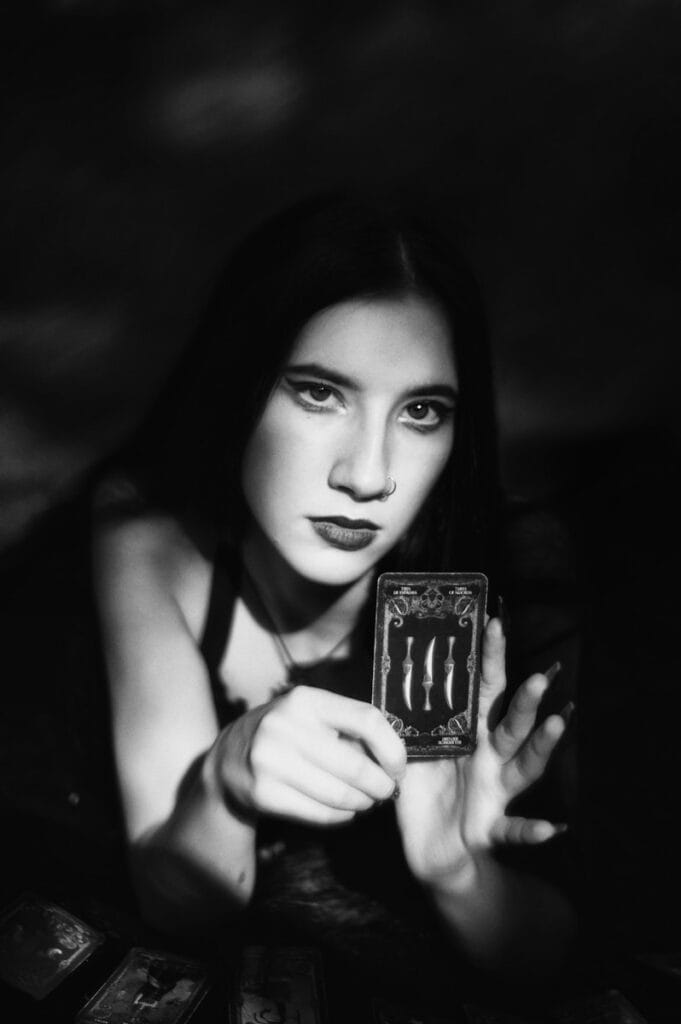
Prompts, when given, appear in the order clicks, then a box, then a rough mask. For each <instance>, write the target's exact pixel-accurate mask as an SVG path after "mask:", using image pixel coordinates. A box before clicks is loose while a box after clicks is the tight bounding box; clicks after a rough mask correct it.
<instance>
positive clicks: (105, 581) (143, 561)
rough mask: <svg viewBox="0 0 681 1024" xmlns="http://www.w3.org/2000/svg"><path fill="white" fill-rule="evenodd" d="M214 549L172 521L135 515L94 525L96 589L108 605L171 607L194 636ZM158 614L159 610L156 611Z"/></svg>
mask: <svg viewBox="0 0 681 1024" xmlns="http://www.w3.org/2000/svg"><path fill="white" fill-rule="evenodd" d="M212 562H213V545H212V544H211V543H210V540H209V539H208V538H203V537H199V536H197V534H196V532H195V531H190V530H189V529H187V527H186V526H184V525H183V524H182V523H180V522H179V520H178V519H176V518H175V517H173V516H170V515H167V514H162V513H149V514H145V515H134V516H130V517H127V518H118V519H114V520H111V521H107V522H104V523H100V524H98V526H97V527H96V530H95V536H94V568H95V585H96V588H97V590H98V592H99V595H100V600H101V599H103V600H104V601H105V602H107V603H108V601H109V600H113V601H114V602H116V598H117V596H118V598H119V600H120V599H122V600H124V601H125V603H126V605H127V606H128V607H129V608H130V609H131V611H132V608H133V607H134V606H135V605H136V604H138V602H143V603H144V604H148V603H150V602H153V603H156V602H160V603H161V605H163V604H164V603H174V604H176V605H177V606H178V608H179V610H180V612H181V614H182V616H183V618H184V620H185V622H186V625H187V627H188V629H189V631H190V633H191V634H192V635H193V636H194V637H196V636H198V635H199V633H200V631H201V628H202V624H203V621H204V618H205V611H206V606H207V602H208V593H209V589H210V581H211V576H212ZM159 610H160V609H159Z"/></svg>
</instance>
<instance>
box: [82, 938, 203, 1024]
mask: <svg viewBox="0 0 681 1024" xmlns="http://www.w3.org/2000/svg"><path fill="white" fill-rule="evenodd" d="M207 987H208V979H207V975H206V971H205V970H204V968H203V966H202V965H201V964H199V963H196V962H195V961H194V960H185V959H184V958H183V957H178V956H172V955H170V954H168V953H162V952H157V951H155V950H149V949H141V948H139V947H135V948H134V949H131V950H130V952H129V953H128V955H127V956H126V957H125V959H124V960H123V962H122V963H121V964H120V966H119V967H118V968H117V970H115V971H114V973H113V974H112V975H111V977H110V978H109V979H108V980H107V981H106V982H105V983H104V984H103V985H102V987H101V988H100V989H99V991H98V992H96V993H95V995H94V996H93V997H92V999H91V1000H90V1002H89V1003H87V1005H86V1006H84V1007H83V1009H82V1010H81V1011H80V1013H79V1014H78V1016H77V1018H76V1021H77V1024H185V1021H188V1020H189V1018H190V1017H191V1016H192V1014H193V1013H194V1010H195V1009H196V1007H197V1006H198V1004H199V1003H200V1002H201V1000H202V999H203V997H204V995H205V993H206V990H207Z"/></svg>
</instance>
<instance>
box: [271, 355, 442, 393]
mask: <svg viewBox="0 0 681 1024" xmlns="http://www.w3.org/2000/svg"><path fill="white" fill-rule="evenodd" d="M284 373H299V374H309V375H310V376H311V377H323V378H324V380H328V381H329V382H330V383H331V384H337V385H338V386H339V387H342V388H349V389H351V390H353V391H359V390H360V386H359V384H358V383H357V381H356V380H353V378H352V377H347V376H346V375H345V374H344V373H339V372H338V371H337V370H330V369H329V368H328V367H326V366H322V365H321V363H295V364H291V365H290V366H285V367H284ZM419 395H433V396H435V397H438V398H448V399H449V400H450V401H451V402H456V400H457V398H458V397H459V393H458V391H457V390H456V388H454V387H452V385H451V384H435V383H433V384H419V386H418V387H415V388H410V389H409V390H408V391H405V392H404V397H405V398H417V397H418V396H419Z"/></svg>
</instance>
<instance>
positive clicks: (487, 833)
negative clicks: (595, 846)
mask: <svg viewBox="0 0 681 1024" xmlns="http://www.w3.org/2000/svg"><path fill="white" fill-rule="evenodd" d="M504 647H505V644H504V638H503V634H502V632H501V628H500V624H499V622H498V621H497V620H492V621H491V622H490V623H489V625H488V627H487V629H486V631H485V637H484V643H483V671H482V676H483V678H482V683H481V691H480V719H479V728H478V746H477V749H476V751H475V753H474V754H473V755H471V756H470V757H466V758H456V759H452V760H440V761H436V762H429V763H424V762H421V763H414V764H411V765H409V767H408V769H407V775H406V778H405V781H404V783H403V784H402V786H401V795H400V799H399V800H398V803H397V815H398V821H399V824H400V828H401V832H402V838H403V843H404V848H405V855H406V858H407V861H408V863H409V865H410V867H411V870H412V871H413V873H414V875H415V876H416V878H417V879H418V880H419V881H420V882H421V883H422V885H423V886H424V887H425V889H426V891H427V892H428V894H429V895H430V897H431V899H432V902H433V904H434V906H435V908H436V909H437V911H438V913H439V915H440V916H441V918H442V920H443V923H444V924H445V927H446V928H447V929H448V931H449V932H450V934H451V935H452V937H453V938H454V939H455V941H456V942H457V943H458V944H459V945H460V946H461V947H462V948H463V950H464V951H465V952H466V953H467V954H468V955H469V957H470V958H471V960H472V961H473V962H474V963H476V964H477V965H478V966H479V967H481V968H483V969H488V970H493V971H494V972H495V973H497V974H499V975H504V976H506V977H507V978H508V979H509V980H514V981H515V980H518V979H519V977H520V975H521V974H523V973H524V974H525V975H526V976H528V980H533V981H535V980H537V979H538V978H541V977H543V978H545V979H547V978H550V977H551V976H554V975H555V973H556V972H557V971H558V969H559V968H560V967H561V965H564V963H565V962H566V960H567V958H568V956H569V953H570V951H571V947H572V944H573V943H574V938H575V932H576V922H575V916H574V913H573V910H572V908H571V907H570V905H569V904H568V902H567V900H566V899H565V898H564V897H563V895H562V894H561V893H560V892H559V891H558V890H557V889H556V888H554V887H553V886H552V885H550V884H549V883H548V882H545V881H544V880H542V879H539V878H537V877H535V876H532V875H529V874H523V873H520V872H518V871H515V870H513V869H511V868H509V867H506V866H504V865H502V864H501V863H500V861H499V860H498V859H497V858H496V857H495V847H498V846H499V845H501V844H504V843H540V842H543V841H545V840H547V839H550V838H551V837H553V836H554V835H556V834H557V833H558V832H559V831H560V830H561V826H557V825H554V824H552V823H551V822H548V821H536V820H528V819H525V818H519V817H508V816H507V815H506V807H507V805H508V803H509V801H510V800H511V799H512V798H513V797H514V796H516V795H517V794H519V793H520V792H522V791H523V790H524V789H525V788H527V786H528V785H530V783H531V782H533V781H534V780H535V779H537V778H539V776H540V775H541V774H542V772H543V771H544V768H545V766H546V763H547V761H548V758H549V755H550V754H551V752H552V750H553V749H554V747H555V745H556V743H557V742H558V739H559V738H560V736H561V735H562V733H563V731H564V727H565V723H564V721H563V719H562V718H561V717H560V716H558V715H552V716H550V717H549V718H547V719H546V721H545V722H544V723H543V724H542V725H541V726H539V727H538V728H537V729H536V730H534V731H533V728H534V722H535V716H536V712H537V708H538V705H539V702H540V700H541V697H542V695H543V694H544V692H545V690H546V687H547V686H548V679H547V678H546V676H543V675H536V676H532V677H531V678H530V679H528V680H527V682H526V683H524V684H523V686H522V687H520V689H519V690H518V692H517V693H516V695H515V696H514V698H513V700H512V701H511V704H510V707H509V709H508V712H507V714H506V715H505V716H504V718H503V719H502V720H501V721H500V722H498V723H496V724H495V708H496V706H497V705H498V703H499V700H500V698H501V695H502V693H503V690H504V687H505V683H506V680H505V670H504V653H505V651H504Z"/></svg>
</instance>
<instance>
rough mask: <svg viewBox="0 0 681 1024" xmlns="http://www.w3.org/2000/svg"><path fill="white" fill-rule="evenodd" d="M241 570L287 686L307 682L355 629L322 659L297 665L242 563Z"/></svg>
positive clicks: (264, 601) (259, 591)
mask: <svg viewBox="0 0 681 1024" xmlns="http://www.w3.org/2000/svg"><path fill="white" fill-rule="evenodd" d="M242 568H243V573H244V575H245V577H246V579H247V580H248V583H249V585H250V588H251V590H252V591H253V594H254V596H255V598H256V600H257V602H258V604H259V606H260V610H261V611H262V612H263V613H264V615H265V618H266V619H267V621H268V623H269V625H270V629H271V631H270V634H269V635H270V636H271V638H272V642H273V644H274V648H275V650H276V652H277V654H278V656H279V660H280V661H281V663H282V665H283V667H284V669H285V670H286V675H287V680H288V685H289V686H295V685H296V684H297V683H302V682H305V681H306V680H307V677H308V675H309V672H310V669H311V668H312V667H313V666H315V665H318V664H319V662H320V661H328V659H329V658H331V657H332V656H333V655H334V654H335V653H336V651H337V650H338V649H339V647H341V646H342V645H343V644H344V643H345V641H346V640H349V638H350V637H351V636H352V634H353V632H354V630H355V627H354V626H351V628H350V629H349V630H348V631H347V633H343V635H342V637H341V638H340V640H337V641H336V642H335V644H334V645H333V647H331V648H330V649H329V650H328V651H326V653H325V654H324V655H323V656H322V657H320V658H316V659H315V661H314V662H312V663H311V664H310V665H301V664H299V663H298V662H297V661H296V659H295V658H294V657H293V655H292V654H291V652H290V650H289V649H288V646H287V644H286V641H285V640H284V638H283V636H282V635H281V632H280V631H279V628H278V626H277V624H276V622H275V621H274V616H273V615H272V612H271V611H270V609H269V606H268V604H267V602H266V600H265V598H264V596H263V594H262V592H261V590H260V588H259V587H258V585H257V583H256V582H255V580H254V579H253V576H252V575H251V573H250V572H249V571H248V569H247V568H246V566H245V565H243V563H242Z"/></svg>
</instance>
